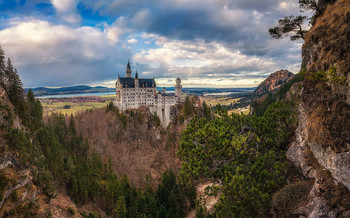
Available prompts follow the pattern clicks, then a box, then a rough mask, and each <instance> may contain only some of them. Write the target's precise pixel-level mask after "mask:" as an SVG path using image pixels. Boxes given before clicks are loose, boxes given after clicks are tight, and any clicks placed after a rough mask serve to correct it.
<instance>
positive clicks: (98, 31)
mask: <svg viewBox="0 0 350 218" xmlns="http://www.w3.org/2000/svg"><path fill="white" fill-rule="evenodd" d="M298 13H299V9H298V5H297V0H0V46H1V47H2V48H3V49H4V50H5V53H6V55H7V56H9V57H10V58H11V59H12V61H13V63H14V65H15V67H16V68H17V69H18V71H19V73H20V76H21V78H22V81H23V83H24V86H25V87H37V86H49V87H58V86H69V85H77V84H88V85H104V86H113V84H114V82H115V80H116V78H117V76H118V73H119V74H120V75H121V76H124V75H125V67H126V64H127V60H128V58H130V61H131V67H132V70H133V74H134V72H135V70H136V69H137V70H138V72H139V75H140V77H149V78H152V77H155V78H156V81H157V84H158V86H172V85H173V84H174V79H175V78H176V77H178V76H179V77H181V78H182V80H183V84H184V86H186V87H254V86H257V84H258V83H259V82H261V81H262V80H263V79H264V78H266V77H267V76H268V75H269V74H270V73H272V72H274V71H277V70H279V69H288V70H290V71H292V72H297V71H298V69H299V67H300V61H301V58H300V48H301V43H300V42H291V41H289V40H288V38H287V39H283V40H274V39H270V36H269V34H268V31H267V30H268V29H269V27H272V26H274V25H276V23H277V20H278V19H279V18H281V17H284V16H285V15H291V14H298Z"/></svg>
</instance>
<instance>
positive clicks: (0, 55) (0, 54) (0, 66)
mask: <svg viewBox="0 0 350 218" xmlns="http://www.w3.org/2000/svg"><path fill="white" fill-rule="evenodd" d="M5 70H6V65H5V52H4V50H3V49H2V48H1V46H0V84H1V85H3V84H4V76H5Z"/></svg>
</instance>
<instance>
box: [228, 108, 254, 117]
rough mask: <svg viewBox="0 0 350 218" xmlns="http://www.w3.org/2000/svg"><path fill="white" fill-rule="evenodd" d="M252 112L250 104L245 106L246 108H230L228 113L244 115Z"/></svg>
mask: <svg viewBox="0 0 350 218" xmlns="http://www.w3.org/2000/svg"><path fill="white" fill-rule="evenodd" d="M249 112H250V106H247V107H244V108H239V109H233V110H229V111H228V114H232V113H235V114H241V113H243V114H244V115H248V114H249Z"/></svg>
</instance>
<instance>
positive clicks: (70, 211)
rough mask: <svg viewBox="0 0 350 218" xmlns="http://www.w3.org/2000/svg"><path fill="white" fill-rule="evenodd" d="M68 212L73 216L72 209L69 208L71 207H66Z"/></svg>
mask: <svg viewBox="0 0 350 218" xmlns="http://www.w3.org/2000/svg"><path fill="white" fill-rule="evenodd" d="M68 212H69V213H70V214H71V215H73V216H74V214H75V211H74V209H73V208H71V207H68Z"/></svg>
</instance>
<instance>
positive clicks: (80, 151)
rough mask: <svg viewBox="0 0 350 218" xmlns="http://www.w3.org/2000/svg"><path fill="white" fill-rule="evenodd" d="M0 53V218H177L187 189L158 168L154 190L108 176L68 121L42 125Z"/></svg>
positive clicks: (190, 195)
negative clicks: (74, 216)
mask: <svg viewBox="0 0 350 218" xmlns="http://www.w3.org/2000/svg"><path fill="white" fill-rule="evenodd" d="M0 51H1V53H0V54H1V55H0V67H1V68H0V73H1V74H0V75H1V81H0V82H1V84H0V91H1V98H2V99H1V117H0V121H1V126H0V128H1V129H0V133H1V134H0V141H1V147H0V149H1V151H2V152H1V156H0V161H1V162H0V178H1V180H0V181H1V182H0V185H1V186H0V200H1V201H0V203H1V204H0V215H1V216H20V217H24V216H27V217H28V216H29V217H32V216H37V217H45V216H49V217H50V216H54V217H66V216H73V215H76V216H83V217H99V216H113V217H183V216H184V214H185V213H186V211H187V210H188V209H189V207H190V206H191V205H193V199H194V198H195V192H194V191H192V192H191V191H189V190H186V192H185V191H184V190H185V187H182V186H180V185H178V184H177V182H176V177H175V174H174V173H173V172H171V171H166V169H164V170H163V172H164V174H163V175H162V177H161V178H160V181H159V185H158V186H157V185H154V184H153V183H152V181H149V183H146V184H145V187H144V189H143V190H140V189H139V188H136V187H135V186H134V185H133V184H132V183H131V182H130V181H129V179H128V178H127V176H117V175H115V174H114V173H113V165H112V161H106V162H103V161H102V158H101V156H100V155H99V154H98V153H97V152H95V151H94V150H93V149H90V147H89V144H88V142H89V140H88V139H86V138H84V137H83V135H82V134H81V133H80V132H78V131H77V128H76V121H75V118H74V117H73V116H71V117H69V119H68V122H66V117H65V116H63V115H62V114H57V115H53V116H51V117H49V118H48V119H47V124H44V123H43V120H42V108H41V105H40V102H39V101H38V100H36V99H35V98H34V95H33V92H32V91H31V90H29V91H28V94H27V96H24V95H23V89H22V85H21V82H20V79H19V77H18V74H17V72H16V70H14V68H13V67H12V64H11V62H10V61H8V64H7V66H6V65H5V64H4V53H3V51H2V50H1V49H0ZM2 87H4V89H3V88H2ZM92 113H94V112H92ZM104 113H107V112H106V111H104ZM121 116H124V117H125V119H127V118H126V115H125V114H123V113H119V117H121ZM125 121H127V120H125ZM155 122H156V121H155ZM151 186H152V187H154V188H153V189H152V187H151ZM60 201H61V202H60ZM62 201H63V202H62ZM190 203H191V204H190Z"/></svg>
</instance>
